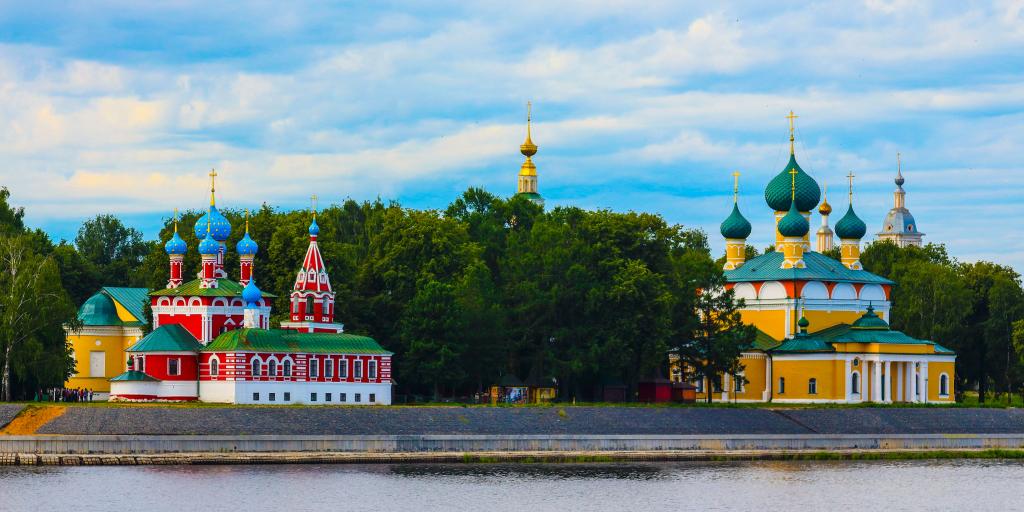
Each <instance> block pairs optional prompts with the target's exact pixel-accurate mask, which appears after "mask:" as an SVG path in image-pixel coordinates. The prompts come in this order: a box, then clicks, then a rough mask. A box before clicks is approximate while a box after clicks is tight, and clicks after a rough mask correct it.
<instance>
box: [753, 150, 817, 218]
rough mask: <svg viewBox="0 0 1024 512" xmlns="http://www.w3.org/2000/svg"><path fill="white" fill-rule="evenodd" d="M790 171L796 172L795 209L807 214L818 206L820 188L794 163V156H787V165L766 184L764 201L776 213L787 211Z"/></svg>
mask: <svg viewBox="0 0 1024 512" xmlns="http://www.w3.org/2000/svg"><path fill="white" fill-rule="evenodd" d="M790 169H796V171H797V172H796V209H797V210H800V211H802V212H809V211H811V210H813V209H814V207H815V206H818V201H819V200H820V199H821V187H819V186H818V182H817V181H814V178H812V177H811V175H809V174H807V173H806V172H804V170H803V169H801V168H800V165H799V164H797V163H796V155H789V163H788V164H786V168H785V169H783V170H782V172H780V173H779V174H777V175H776V176H775V177H774V178H772V180H771V181H769V182H768V187H767V188H765V189H764V200H765V201H766V202H767V203H768V207H770V208H771V209H772V210H775V211H777V212H782V211H786V210H788V209H789V203H790V202H791V200H792V198H793V196H792V193H793V188H792V187H793V177H792V176H791V175H790V173H789V170H790Z"/></svg>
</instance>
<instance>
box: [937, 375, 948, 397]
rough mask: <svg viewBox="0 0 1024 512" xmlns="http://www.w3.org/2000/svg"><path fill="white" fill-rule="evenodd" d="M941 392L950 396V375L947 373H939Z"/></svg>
mask: <svg viewBox="0 0 1024 512" xmlns="http://www.w3.org/2000/svg"><path fill="white" fill-rule="evenodd" d="M939 394H940V395H942V396H949V375H946V374H945V373H943V374H942V375H939Z"/></svg>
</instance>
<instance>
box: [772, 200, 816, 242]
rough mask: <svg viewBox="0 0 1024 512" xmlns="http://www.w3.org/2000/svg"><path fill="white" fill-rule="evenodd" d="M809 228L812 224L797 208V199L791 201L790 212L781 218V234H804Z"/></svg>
mask: <svg viewBox="0 0 1024 512" xmlns="http://www.w3.org/2000/svg"><path fill="white" fill-rule="evenodd" d="M809 229H810V224H808V222H807V219H805V218H804V216H803V215H802V214H801V213H800V212H799V211H797V209H796V201H791V202H790V203H789V212H787V213H786V214H785V215H783V216H782V218H781V219H779V224H778V230H779V234H781V235H782V236H786V237H796V236H804V235H806V234H807V230H809Z"/></svg>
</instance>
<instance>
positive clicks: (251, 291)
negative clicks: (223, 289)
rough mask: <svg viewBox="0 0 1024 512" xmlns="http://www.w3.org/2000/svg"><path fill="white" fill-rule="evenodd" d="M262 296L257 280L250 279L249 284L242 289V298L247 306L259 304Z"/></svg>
mask: <svg viewBox="0 0 1024 512" xmlns="http://www.w3.org/2000/svg"><path fill="white" fill-rule="evenodd" d="M261 298H263V293H262V292H260V289H259V288H258V287H257V286H256V280H255V279H249V284H246V285H245V288H243V289H242V300H244V301H245V304H246V305H247V306H258V305H259V303H260V299H261Z"/></svg>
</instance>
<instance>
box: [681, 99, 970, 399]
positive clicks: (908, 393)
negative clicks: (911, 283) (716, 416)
mask: <svg viewBox="0 0 1024 512" xmlns="http://www.w3.org/2000/svg"><path fill="white" fill-rule="evenodd" d="M789 118H790V158H789V162H788V163H787V164H786V167H785V169H783V170H782V172H780V173H779V174H778V175H777V176H775V177H774V178H773V179H772V180H771V181H770V182H769V183H768V186H767V187H766V189H765V193H764V195H765V201H766V202H767V203H768V206H769V207H770V208H771V209H772V210H773V212H774V218H775V222H776V223H775V240H776V246H775V251H773V252H768V253H766V254H763V255H761V256H758V257H756V258H753V259H751V260H750V261H745V254H746V253H745V245H746V239H747V237H748V236H749V235H750V232H751V225H750V222H749V221H747V219H746V218H744V217H743V215H742V214H741V213H740V210H739V206H738V194H736V191H737V188H736V187H738V184H737V185H736V186H734V204H733V209H732V213H731V214H730V215H729V216H728V217H727V218H726V220H725V221H724V222H723V223H722V225H721V233H722V236H723V237H724V238H725V240H726V263H725V267H724V268H725V277H726V281H727V285H726V288H727V289H731V290H732V291H733V292H734V294H735V297H736V299H737V300H742V301H743V303H742V306H741V308H740V315H741V318H742V319H743V321H744V322H745V323H748V324H751V325H754V326H755V327H757V330H758V332H757V338H756V340H755V341H754V343H753V344H752V345H751V346H750V347H749V348H748V349H747V350H746V351H744V352H743V354H742V357H741V359H740V363H741V365H742V366H743V372H742V374H741V375H740V377H742V378H737V376H731V375H726V376H723V377H722V379H721V381H720V382H717V381H716V382H714V383H712V385H711V386H709V385H708V383H707V382H694V384H695V385H696V386H697V392H698V398H706V397H707V393H709V392H710V393H715V397H714V398H716V399H720V400H728V401H740V402H742V401H748V402H749V401H762V402H766V401H771V402H783V403H786V402H789V403H811V402H839V403H855V402H868V401H870V402H950V401H953V400H954V393H953V381H954V362H955V361H956V354H955V353H954V352H953V351H951V350H949V349H947V348H945V347H943V346H941V345H939V344H937V343H935V342H933V341H928V340H919V339H915V338H912V337H910V336H907V335H905V334H903V333H901V332H898V331H893V330H891V329H890V328H889V324H888V323H887V322H886V320H887V319H888V318H889V313H890V308H891V306H892V304H891V302H890V297H891V293H892V286H893V285H895V284H896V283H893V282H892V281H890V280H888V279H885V278H883V277H881V276H877V275H875V274H872V273H870V272H868V271H866V270H864V269H863V267H862V266H861V264H860V241H861V239H862V238H863V237H864V235H865V233H866V231H867V226H866V225H865V224H864V222H863V221H862V220H861V219H860V218H859V217H858V216H857V214H856V213H855V212H854V210H853V178H854V176H853V173H852V172H851V173H850V174H849V175H848V178H849V180H850V193H849V198H850V204H849V207H848V208H847V211H846V214H845V215H844V216H843V217H842V218H841V219H840V220H839V222H837V223H836V226H835V231H834V234H835V236H836V237H838V238H839V240H840V245H839V249H840V259H839V260H835V259H833V258H831V257H829V256H826V255H824V254H821V253H819V252H814V251H812V250H811V245H810V237H809V231H810V224H809V220H810V216H811V213H810V212H811V211H813V210H814V209H815V208H816V207H818V206H819V204H818V203H819V200H820V199H821V189H820V188H819V187H818V184H817V182H816V181H815V180H814V178H812V177H811V176H810V175H808V174H807V173H806V172H804V171H803V169H801V168H800V165H799V164H797V161H796V155H795V151H794V147H793V146H794V145H793V140H794V139H793V126H792V120H793V119H794V118H795V116H793V115H792V112H790V117H789ZM736 175H738V174H736ZM831 211H832V209H831V207H830V206H828V205H827V203H823V204H822V207H821V208H819V213H820V214H822V215H828V214H829V213H831ZM823 227H827V221H826V222H823ZM818 234H819V236H827V237H829V239H828V240H821V241H819V244H818V246H819V247H823V246H824V247H831V245H832V240H831V236H832V234H833V232H832V230H831V229H821V230H819V231H818ZM684 378H685V376H684V375H683V374H682V372H679V371H676V372H674V373H673V379H674V380H677V381H678V380H682V379H684ZM716 380H717V379H716ZM709 388H710V389H709Z"/></svg>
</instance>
